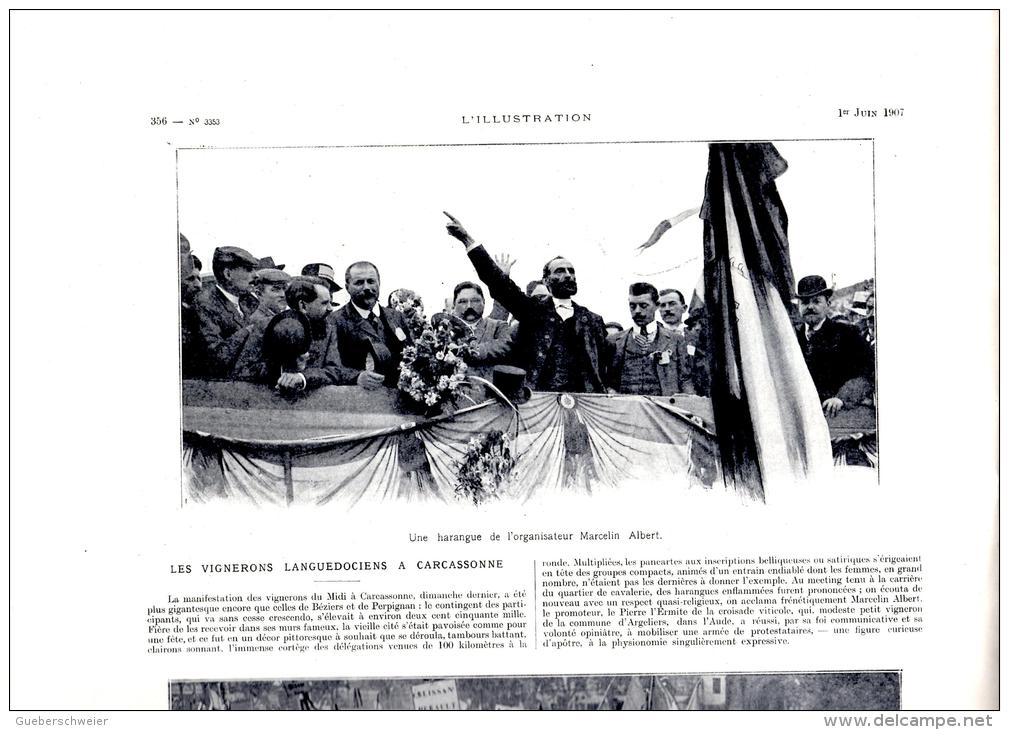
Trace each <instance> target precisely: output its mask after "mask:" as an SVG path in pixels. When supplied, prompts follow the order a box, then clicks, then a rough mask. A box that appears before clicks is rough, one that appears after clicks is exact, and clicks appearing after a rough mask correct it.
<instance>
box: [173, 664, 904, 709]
mask: <svg viewBox="0 0 1009 730" xmlns="http://www.w3.org/2000/svg"><path fill="white" fill-rule="evenodd" d="M900 682H901V675H900V672H885V671H875V672H868V671H867V672H820V673H801V672H794V673H788V672H780V673H776V674H760V673H751V674H747V673H723V674H651V675H648V674H645V675H638V674H620V675H574V676H550V675H542V676H525V677H523V676H509V677H446V678H432V677H413V678H403V677H398V678H386V679H367V678H361V679H312V680H294V681H284V680H273V681H227V682H210V681H202V682H201V681H195V682H192V681H178V682H172V683H171V687H170V694H171V707H172V709H173V710H232V711H236V710H637V711H641V710H664V711H669V710H691V711H693V710H697V711H726V710H730V711H731V710H820V711H834V712H836V711H839V710H858V711H867V710H899V709H900Z"/></svg>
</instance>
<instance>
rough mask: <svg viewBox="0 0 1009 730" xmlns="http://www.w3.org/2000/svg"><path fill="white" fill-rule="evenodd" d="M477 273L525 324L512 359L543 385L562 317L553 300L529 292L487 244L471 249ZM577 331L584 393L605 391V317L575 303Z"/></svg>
mask: <svg viewBox="0 0 1009 730" xmlns="http://www.w3.org/2000/svg"><path fill="white" fill-rule="evenodd" d="M469 258H470V261H472V262H473V268H475V269H476V273H477V276H479V277H480V280H481V281H483V283H484V284H486V285H487V289H488V290H489V291H490V295H491V296H492V297H493V298H494V299H496V300H497V301H498V302H500V303H501V305H502V306H504V308H505V309H507V310H508V311H509V312H511V314H512V316H513V317H515V319H517V320H518V321H519V322H520V323H521V324H520V326H519V328H518V330H517V332H516V333H515V339H514V341H513V343H512V353H511V358H510V359H511V360H512V361H513V362H514V363H515V364H516V365H518V366H519V367H521V368H524V369H525V371H526V373H527V377H528V381H527V382H528V384H529V386H530V387H532V388H533V389H542V388H543V387H545V384H544V383H541V382H540V376H541V375H542V374H543V366H544V364H545V363H546V360H547V355H548V354H549V352H550V349H551V348H552V347H554V346H555V345H556V343H557V341H558V339H559V336H560V327H561V324H562V320H561V318H560V316H559V315H558V314H557V312H556V311H555V310H554V305H553V302H552V301H551V300H547V301H545V302H541V301H539V300H536V299H534V298H533V297H530V296H527V295H526V293H525V292H524V291H523V290H522V289H521V288H519V286H518V285H517V284H516V283H515V282H514V281H512V280H511V279H510V278H509V277H508V276H507V275H505V273H504V272H503V271H501V269H500V268H499V267H498V265H497V264H496V263H494V260H493V259H492V258H491V256H490V254H488V253H487V251H486V250H484V247H483V246H477V247H476V248H474V249H473V250H472V251H470V252H469ZM574 320H575V333H576V336H577V337H578V341H579V342H580V343H581V348H580V351H579V352H577V353H572V354H573V355H574V357H575V359H576V362H577V363H578V367H579V378H580V380H581V389H580V391H579V392H583V393H603V392H605V391H606V388H605V385H604V377H603V375H604V369H605V367H606V364H607V362H608V352H609V347H608V345H607V343H606V326H605V325H604V323H603V318H602V317H600V316H599V315H598V314H596V313H594V312H591V311H589V310H588V309H586V308H585V307H583V306H581V305H579V304H575V305H574Z"/></svg>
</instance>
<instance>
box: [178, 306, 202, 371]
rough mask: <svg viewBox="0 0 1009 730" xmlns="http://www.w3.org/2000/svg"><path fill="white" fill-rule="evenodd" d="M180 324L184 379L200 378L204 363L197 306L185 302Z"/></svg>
mask: <svg viewBox="0 0 1009 730" xmlns="http://www.w3.org/2000/svg"><path fill="white" fill-rule="evenodd" d="M179 323H180V325H181V328H182V332H181V335H182V378H183V380H189V379H191V378H199V377H201V376H202V372H201V368H202V367H203V362H202V358H201V357H200V352H201V350H200V321H199V318H198V316H197V311H196V305H195V304H186V303H184V302H183V304H182V309H181V311H180V320H179Z"/></svg>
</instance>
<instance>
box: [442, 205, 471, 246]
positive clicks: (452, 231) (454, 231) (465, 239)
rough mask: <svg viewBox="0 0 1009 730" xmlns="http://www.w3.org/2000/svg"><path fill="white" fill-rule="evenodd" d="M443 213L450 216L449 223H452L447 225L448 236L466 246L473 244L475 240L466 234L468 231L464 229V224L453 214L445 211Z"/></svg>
mask: <svg viewBox="0 0 1009 730" xmlns="http://www.w3.org/2000/svg"><path fill="white" fill-rule="evenodd" d="M442 213H445V215H447V216H448V219H449V221H451V222H450V223H446V224H445V230H447V231H448V235H450V236H452V237H453V238H457V239H459V240H460V241H462V243H463V245H465V246H469V245H470V244H471V243H473V238H472V237H471V236H470V235H469V233H467V232H466V229H465V228H463V225H462V223H460V222H459V221H458V220H457V219H456V218H455V217H454V216H453V215H452V214H451V213H448V212H447V211H444V210H443V211H442Z"/></svg>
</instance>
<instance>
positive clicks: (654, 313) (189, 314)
mask: <svg viewBox="0 0 1009 730" xmlns="http://www.w3.org/2000/svg"><path fill="white" fill-rule="evenodd" d="M448 233H449V234H450V235H452V236H453V237H455V238H456V239H458V240H459V241H461V242H462V243H463V245H464V247H465V253H466V255H467V256H468V257H469V259H470V261H471V263H472V265H473V268H474V270H475V273H476V276H475V277H474V280H472V281H461V282H459V283H458V284H456V285H455V286H454V287H453V288H452V291H451V298H450V299H448V295H449V292H446V303H445V307H444V309H443V311H440V312H438V313H436V314H434V315H433V317H431V318H430V319H429V318H428V317H427V316H426V314H425V312H424V305H423V302H422V300H421V298H420V297H419V296H418V295H417V294H416V293H415V292H413V291H412V290H410V289H405V288H400V289H396V290H394V291H393V292H392V293H391V294H389V295H388V297H387V298H386V299H384V300H381V295H382V281H381V274H380V272H379V269H378V267H377V266H376V265H375V264H373V263H371V262H368V261H356V262H353V263H351V264H350V265H349V266H347V267H346V268H345V269H343V270H342V271H340V270H339V269H337V268H336V267H335V266H333V265H332V264H327V263H322V262H316V263H309V264H306V265H304V266H303V267H302V268H301V269H300V273H298V274H294V273H292V272H289V271H287V270H286V266H284V265H278V264H276V263H275V262H274V261H273V259H272V257H266V258H257V257H256V256H254V255H253V254H252V253H250V252H249V251H246V250H245V249H242V248H239V247H234V246H224V247H218V248H216V249H215V250H214V252H213V256H212V259H211V261H210V271H204V264H203V262H201V261H200V260H199V259H198V258H197V257H196V256H194V255H193V253H192V251H191V249H190V245H189V241H188V240H187V239H186V238H185V237H184V236H180V272H181V302H182V312H181V328H182V372H183V378H185V379H202V380H238V381H249V382H255V383H261V384H264V385H268V386H270V387H273V388H275V389H277V390H279V391H282V392H286V393H292V394H293V393H298V392H301V391H306V390H311V389H314V388H317V387H320V386H323V385H353V386H358V387H361V388H365V389H377V388H383V387H397V385H398V383H399V368H400V363H401V360H402V358H403V353H404V350H406V348H408V347H411V346H412V345H415V343H417V342H418V341H420V340H421V339H422V338H424V337H425V336H426V335H425V328H428V327H429V325H430V323H431V322H439V321H448V323H449V324H450V326H451V328H452V331H453V334H454V336H455V337H456V338H457V339H458V341H459V342H460V343H461V344H462V345H463V347H462V348H461V349H460V350H459V352H460V354H461V357H462V358H463V359H464V360H465V362H466V364H467V366H468V367H467V373H468V374H472V375H478V376H480V377H484V378H486V379H488V380H493V379H495V376H496V371H501V370H502V368H500V367H499V366H512V368H520V369H521V371H522V372H523V374H524V380H525V384H526V385H528V386H529V387H531V388H532V389H533V390H539V391H560V392H575V393H627V394H643V395H674V394H678V393H689V394H698V395H706V394H707V393H708V390H709V386H710V380H711V377H712V372H711V368H712V363H711V361H710V357H709V355H710V346H709V341H710V338H711V333H709V332H708V331H707V329H706V320H705V317H704V308H703V305H702V304H701V301H700V299H699V297H698V295H697V293H694V296H693V297H692V301H691V305H692V306H690V307H689V309H688V302H687V299H686V298H685V297H684V295H683V293H682V292H680V291H677V290H675V289H669V288H659V287H657V286H655V285H653V284H651V283H648V282H633V283H628V288H627V292H628V295H627V303H628V310H627V313H626V315H627V316H628V317H629V320H630V324H629V325H628V326H624V324H623V323H622V322H621V321H619V320H618V319H617V318H612V319H611V318H607V319H605V320H604V318H603V317H601V316H600V315H599V314H596V313H595V312H592V311H590V310H589V309H587V308H585V307H583V306H581V305H579V304H578V303H577V302H576V301H575V296H576V295H577V291H578V286H577V275H576V271H575V267H574V265H573V263H572V262H571V261H570V260H569V259H567V258H565V257H562V256H557V257H554V258H552V259H551V260H549V261H548V262H547V263H546V264H545V265H544V267H543V271H542V277H541V278H540V279H538V280H535V281H532V282H529V283H528V284H526V285H525V286H522V287H520V286H518V285H517V284H516V283H515V282H514V281H512V279H511V278H510V269H511V264H512V263H513V262H512V261H511V260H510V259H509V258H508V257H507V256H502V257H498V258H494V257H492V256H491V255H490V254H489V253H488V252H487V251H486V250H485V249H484V247H483V246H482V245H481V244H479V243H477V242H475V241H473V239H472V238H470V237H469V235H468V233H467V232H466V231H465V229H464V228H463V227H462V225H461V224H460V223H459V222H458V221H456V220H455V219H452V222H451V223H450V224H449V225H448ZM789 304H790V312H791V314H792V317H793V323H794V325H795V330H796V337H797V339H798V342H799V344H800V346H801V348H802V350H803V355H804V357H805V358H806V362H807V365H808V366H809V369H810V373H811V375H812V377H813V381H814V383H815V385H816V387H817V390H818V392H819V394H820V398H821V400H822V401H823V407H824V410H825V412H826V413H827V414H828V415H833V414H835V413H837V412H838V411H839V410H841V409H843V408H846V407H851V406H854V405H857V404H859V403H868V402H871V399H872V398H873V391H874V383H875V375H874V369H875V366H874V349H875V337H876V333H875V295H874V291H873V283H872V281H871V280H870V281H866V282H862V283H861V284H858V285H856V286H853V287H848V288H846V289H844V290H839V291H838V292H836V293H835V292H834V291H833V289H832V288H831V287H829V286H827V284H826V282H825V281H824V279H823V278H822V277H820V276H808V277H805V278H803V279H801V280H800V281H799V283H798V286H797V290H796V292H795V300H794V301H793V302H791V303H789ZM505 369H507V368H505Z"/></svg>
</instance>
